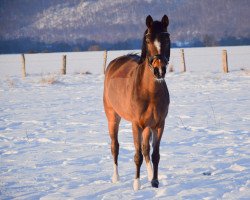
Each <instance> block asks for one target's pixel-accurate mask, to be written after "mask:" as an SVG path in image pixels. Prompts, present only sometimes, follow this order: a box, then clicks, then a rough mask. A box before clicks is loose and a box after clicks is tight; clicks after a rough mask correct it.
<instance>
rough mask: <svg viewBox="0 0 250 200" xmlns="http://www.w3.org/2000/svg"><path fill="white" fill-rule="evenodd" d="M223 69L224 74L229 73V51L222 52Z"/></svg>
mask: <svg viewBox="0 0 250 200" xmlns="http://www.w3.org/2000/svg"><path fill="white" fill-rule="evenodd" d="M222 68H223V72H224V73H228V72H229V71H228V62H227V50H222Z"/></svg>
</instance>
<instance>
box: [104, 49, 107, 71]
mask: <svg viewBox="0 0 250 200" xmlns="http://www.w3.org/2000/svg"><path fill="white" fill-rule="evenodd" d="M107 57H108V52H107V50H105V51H104V53H103V74H105V70H106V64H107Z"/></svg>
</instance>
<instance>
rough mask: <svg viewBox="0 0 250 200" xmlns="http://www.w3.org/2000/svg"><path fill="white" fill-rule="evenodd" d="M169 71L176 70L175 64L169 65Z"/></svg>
mask: <svg viewBox="0 0 250 200" xmlns="http://www.w3.org/2000/svg"><path fill="white" fill-rule="evenodd" d="M168 71H169V72H174V65H173V64H170V65H169V70H168Z"/></svg>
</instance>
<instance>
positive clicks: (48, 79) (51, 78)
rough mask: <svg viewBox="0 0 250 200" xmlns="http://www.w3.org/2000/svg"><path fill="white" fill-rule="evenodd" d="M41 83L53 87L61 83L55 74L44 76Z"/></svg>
mask: <svg viewBox="0 0 250 200" xmlns="http://www.w3.org/2000/svg"><path fill="white" fill-rule="evenodd" d="M40 83H42V84H48V85H53V84H56V83H59V81H58V80H57V77H56V75H54V74H49V75H47V76H42V78H41V80H40Z"/></svg>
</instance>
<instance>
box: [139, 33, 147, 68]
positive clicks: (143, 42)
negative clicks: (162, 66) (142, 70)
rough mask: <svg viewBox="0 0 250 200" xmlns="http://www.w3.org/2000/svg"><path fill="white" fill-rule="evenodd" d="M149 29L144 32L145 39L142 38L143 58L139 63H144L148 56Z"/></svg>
mask: <svg viewBox="0 0 250 200" xmlns="http://www.w3.org/2000/svg"><path fill="white" fill-rule="evenodd" d="M147 32H148V30H146V31H145V32H144V35H143V39H142V48H141V58H140V61H139V64H141V63H143V62H144V60H145V59H146V56H147V45H146V34H147Z"/></svg>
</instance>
